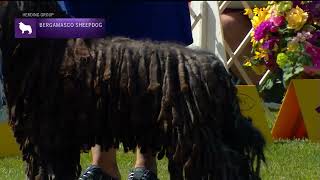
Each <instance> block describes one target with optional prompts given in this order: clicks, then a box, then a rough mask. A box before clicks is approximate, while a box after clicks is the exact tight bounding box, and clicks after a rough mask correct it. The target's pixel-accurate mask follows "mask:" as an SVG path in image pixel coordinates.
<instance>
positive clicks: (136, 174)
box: [128, 148, 157, 180]
mask: <svg viewBox="0 0 320 180" xmlns="http://www.w3.org/2000/svg"><path fill="white" fill-rule="evenodd" d="M140 179H146V180H156V179H157V161H156V157H155V156H153V155H152V152H151V150H148V151H147V153H145V154H142V153H141V151H140V148H137V150H136V164H135V166H134V169H133V170H132V171H131V172H130V173H129V176H128V180H140Z"/></svg>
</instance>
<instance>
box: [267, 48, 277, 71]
mask: <svg viewBox="0 0 320 180" xmlns="http://www.w3.org/2000/svg"><path fill="white" fill-rule="evenodd" d="M268 57H269V59H268V60H267V61H265V65H266V67H267V69H269V70H270V71H272V72H274V71H275V70H276V69H277V68H278V64H277V63H276V60H275V57H274V54H273V53H271V52H270V53H268Z"/></svg>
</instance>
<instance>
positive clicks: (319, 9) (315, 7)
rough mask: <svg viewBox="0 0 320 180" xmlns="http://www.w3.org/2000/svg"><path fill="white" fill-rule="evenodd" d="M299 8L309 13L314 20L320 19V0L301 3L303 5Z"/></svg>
mask: <svg viewBox="0 0 320 180" xmlns="http://www.w3.org/2000/svg"><path fill="white" fill-rule="evenodd" d="M299 6H300V7H301V9H303V10H304V11H306V12H308V14H309V15H310V17H311V18H312V19H313V18H319V17H320V1H319V0H314V1H311V2H306V3H301V5H299Z"/></svg>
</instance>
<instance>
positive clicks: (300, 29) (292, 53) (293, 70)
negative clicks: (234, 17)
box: [244, 0, 320, 85]
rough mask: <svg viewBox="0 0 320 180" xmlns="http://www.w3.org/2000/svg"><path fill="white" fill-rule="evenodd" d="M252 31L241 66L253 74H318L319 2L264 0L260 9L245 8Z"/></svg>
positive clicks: (289, 76)
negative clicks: (250, 55)
mask: <svg viewBox="0 0 320 180" xmlns="http://www.w3.org/2000/svg"><path fill="white" fill-rule="evenodd" d="M244 14H245V15H248V16H249V18H250V19H251V23H252V26H253V29H254V31H253V32H252V34H251V43H252V54H253V56H252V57H249V58H248V59H247V61H246V63H245V64H244V66H247V67H251V68H252V69H253V70H254V71H255V72H256V73H257V74H263V73H264V72H265V71H266V70H270V71H271V74H275V73H279V72H280V74H281V76H282V82H283V83H284V84H285V85H288V83H289V81H290V80H291V79H292V78H314V77H317V76H319V75H320V1H319V0H316V1H268V5H267V6H266V7H263V8H257V7H255V8H254V9H245V13H244Z"/></svg>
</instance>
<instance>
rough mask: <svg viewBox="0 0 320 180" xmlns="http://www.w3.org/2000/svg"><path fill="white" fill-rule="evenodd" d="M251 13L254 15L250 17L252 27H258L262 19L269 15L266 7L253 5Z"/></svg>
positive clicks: (267, 17)
mask: <svg viewBox="0 0 320 180" xmlns="http://www.w3.org/2000/svg"><path fill="white" fill-rule="evenodd" d="M253 14H254V16H253V17H252V19H251V23H252V26H253V27H254V28H256V27H258V26H259V24H260V23H261V22H262V21H265V20H267V19H269V18H270V16H271V15H270V13H269V10H268V9H267V8H261V9H259V8H257V7H255V8H254V9H253Z"/></svg>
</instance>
